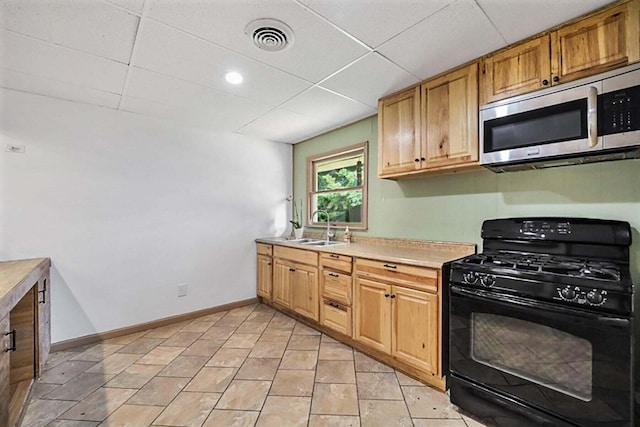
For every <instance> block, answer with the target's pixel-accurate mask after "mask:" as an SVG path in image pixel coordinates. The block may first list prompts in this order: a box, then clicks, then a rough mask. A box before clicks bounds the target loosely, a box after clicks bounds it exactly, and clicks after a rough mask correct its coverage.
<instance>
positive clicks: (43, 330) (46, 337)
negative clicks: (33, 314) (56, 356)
mask: <svg viewBox="0 0 640 427" xmlns="http://www.w3.org/2000/svg"><path fill="white" fill-rule="evenodd" d="M50 348H51V290H50V288H49V273H47V274H46V275H43V276H42V277H41V278H40V280H39V281H38V365H37V367H38V376H40V374H41V373H42V371H43V370H44V364H45V363H46V361H47V357H48V356H49V350H50Z"/></svg>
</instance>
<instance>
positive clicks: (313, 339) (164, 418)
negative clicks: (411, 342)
mask: <svg viewBox="0 0 640 427" xmlns="http://www.w3.org/2000/svg"><path fill="white" fill-rule="evenodd" d="M151 425H153V426H205V427H214V426H222V427H229V426H239V427H240V426H254V425H255V426H258V427H268V426H276V427H288V426H309V427H319V426H331V427H342V426H381V427H392V426H420V427H423V426H432V427H478V426H482V425H481V424H480V423H478V422H476V421H474V420H472V419H471V418H468V417H466V416H465V415H462V414H461V413H460V412H459V411H458V410H457V408H456V407H454V406H453V405H452V404H451V403H450V402H449V399H448V397H447V395H446V394H444V393H440V392H438V391H436V390H434V389H432V388H430V387H427V386H425V385H424V384H422V383H420V382H418V381H415V380H413V379H411V378H409V377H407V376H405V375H403V374H402V373H400V372H397V371H395V370H394V369H392V368H390V367H388V366H385V365H383V364H381V363H379V362H377V361H375V360H373V359H371V358H369V357H367V356H365V355H364V354H362V353H359V352H358V351H355V350H353V349H351V348H350V347H347V346H345V345H342V344H340V343H338V342H336V341H335V340H333V339H331V338H330V337H328V336H326V335H324V334H320V333H319V332H317V331H315V330H313V329H311V328H309V327H307V326H305V325H303V324H301V323H298V322H296V321H295V320H294V319H292V318H290V317H288V316H286V315H284V314H282V313H279V312H276V311H274V310H273V309H271V308H270V307H268V306H265V305H259V304H255V305H250V306H245V307H241V308H237V309H234V310H230V311H227V312H222V313H216V314H211V315H208V316H204V317H200V318H198V319H195V320H192V321H189V322H183V323H179V324H174V325H170V326H166V327H162V328H158V329H152V330H149V331H144V332H139V333H135V334H131V335H127V336H123V337H118V338H114V339H111V340H108V341H104V342H101V343H98V344H91V345H86V346H82V347H77V348H74V349H72V350H68V351H60V352H56V353H52V354H51V355H50V357H49V360H48V362H47V365H46V370H45V372H44V373H43V375H42V377H41V378H40V379H39V380H38V382H37V383H36V385H35V387H34V391H33V395H32V400H31V402H30V404H29V407H28V409H27V412H26V415H25V418H24V421H23V423H22V426H23V427H36V426H58V427H63V426H64V427H95V426H109V427H114V426H131V427H144V426H151Z"/></svg>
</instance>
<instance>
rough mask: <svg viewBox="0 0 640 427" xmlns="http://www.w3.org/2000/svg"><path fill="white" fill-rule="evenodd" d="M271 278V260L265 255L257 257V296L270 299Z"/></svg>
mask: <svg viewBox="0 0 640 427" xmlns="http://www.w3.org/2000/svg"><path fill="white" fill-rule="evenodd" d="M272 277H273V268H272V258H271V257H270V256H267V255H258V289H257V293H258V296H261V297H262V298H266V299H268V300H270V299H271V283H272V280H271V279H272Z"/></svg>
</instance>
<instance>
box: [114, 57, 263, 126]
mask: <svg viewBox="0 0 640 427" xmlns="http://www.w3.org/2000/svg"><path fill="white" fill-rule="evenodd" d="M126 95H127V96H132V97H135V98H143V99H146V100H150V101H154V102H159V103H162V104H166V105H172V106H174V107H179V108H184V109H203V110H205V111H207V110H212V109H220V110H223V111H222V113H221V114H223V115H224V116H236V117H237V119H233V121H239V122H240V123H241V124H245V123H246V122H248V121H250V120H253V119H255V118H256V117H258V116H260V115H262V114H264V113H266V112H267V111H269V110H270V109H271V108H272V107H270V106H269V105H267V104H261V103H259V102H256V101H253V100H250V99H247V98H242V97H240V96H237V95H232V94H229V93H225V92H222V91H219V90H216V89H212V88H208V87H204V86H201V85H197V84H193V83H189V82H185V81H182V80H178V79H175V78H173V77H168V76H164V75H161V74H157V73H153V72H151V71H145V70H140V69H133V70H131V76H130V78H129V84H128V86H127V93H126Z"/></svg>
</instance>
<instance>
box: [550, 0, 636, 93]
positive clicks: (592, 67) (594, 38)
mask: <svg viewBox="0 0 640 427" xmlns="http://www.w3.org/2000/svg"><path fill="white" fill-rule="evenodd" d="M638 5H639V2H638V1H631V2H629V3H625V4H622V5H619V6H617V7H613V8H610V9H607V10H605V11H603V12H601V13H598V14H596V15H593V16H591V17H588V18H586V19H582V20H580V21H578V22H576V23H575V24H572V25H568V26H566V27H564V28H561V29H559V30H558V31H555V32H553V33H552V34H551V37H552V52H553V56H552V63H551V69H552V73H553V77H554V81H555V80H556V78H557V80H558V83H565V82H568V81H571V80H575V79H579V78H582V77H586V76H589V75H593V74H597V73H601V72H603V71H606V70H610V69H613V68H616V67H619V66H622V65H626V64H630V63H633V62H636V61H638V60H640V37H639V36H638V26H639V25H640V24H639V21H640V18H639V15H638V9H639V6H638Z"/></svg>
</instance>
